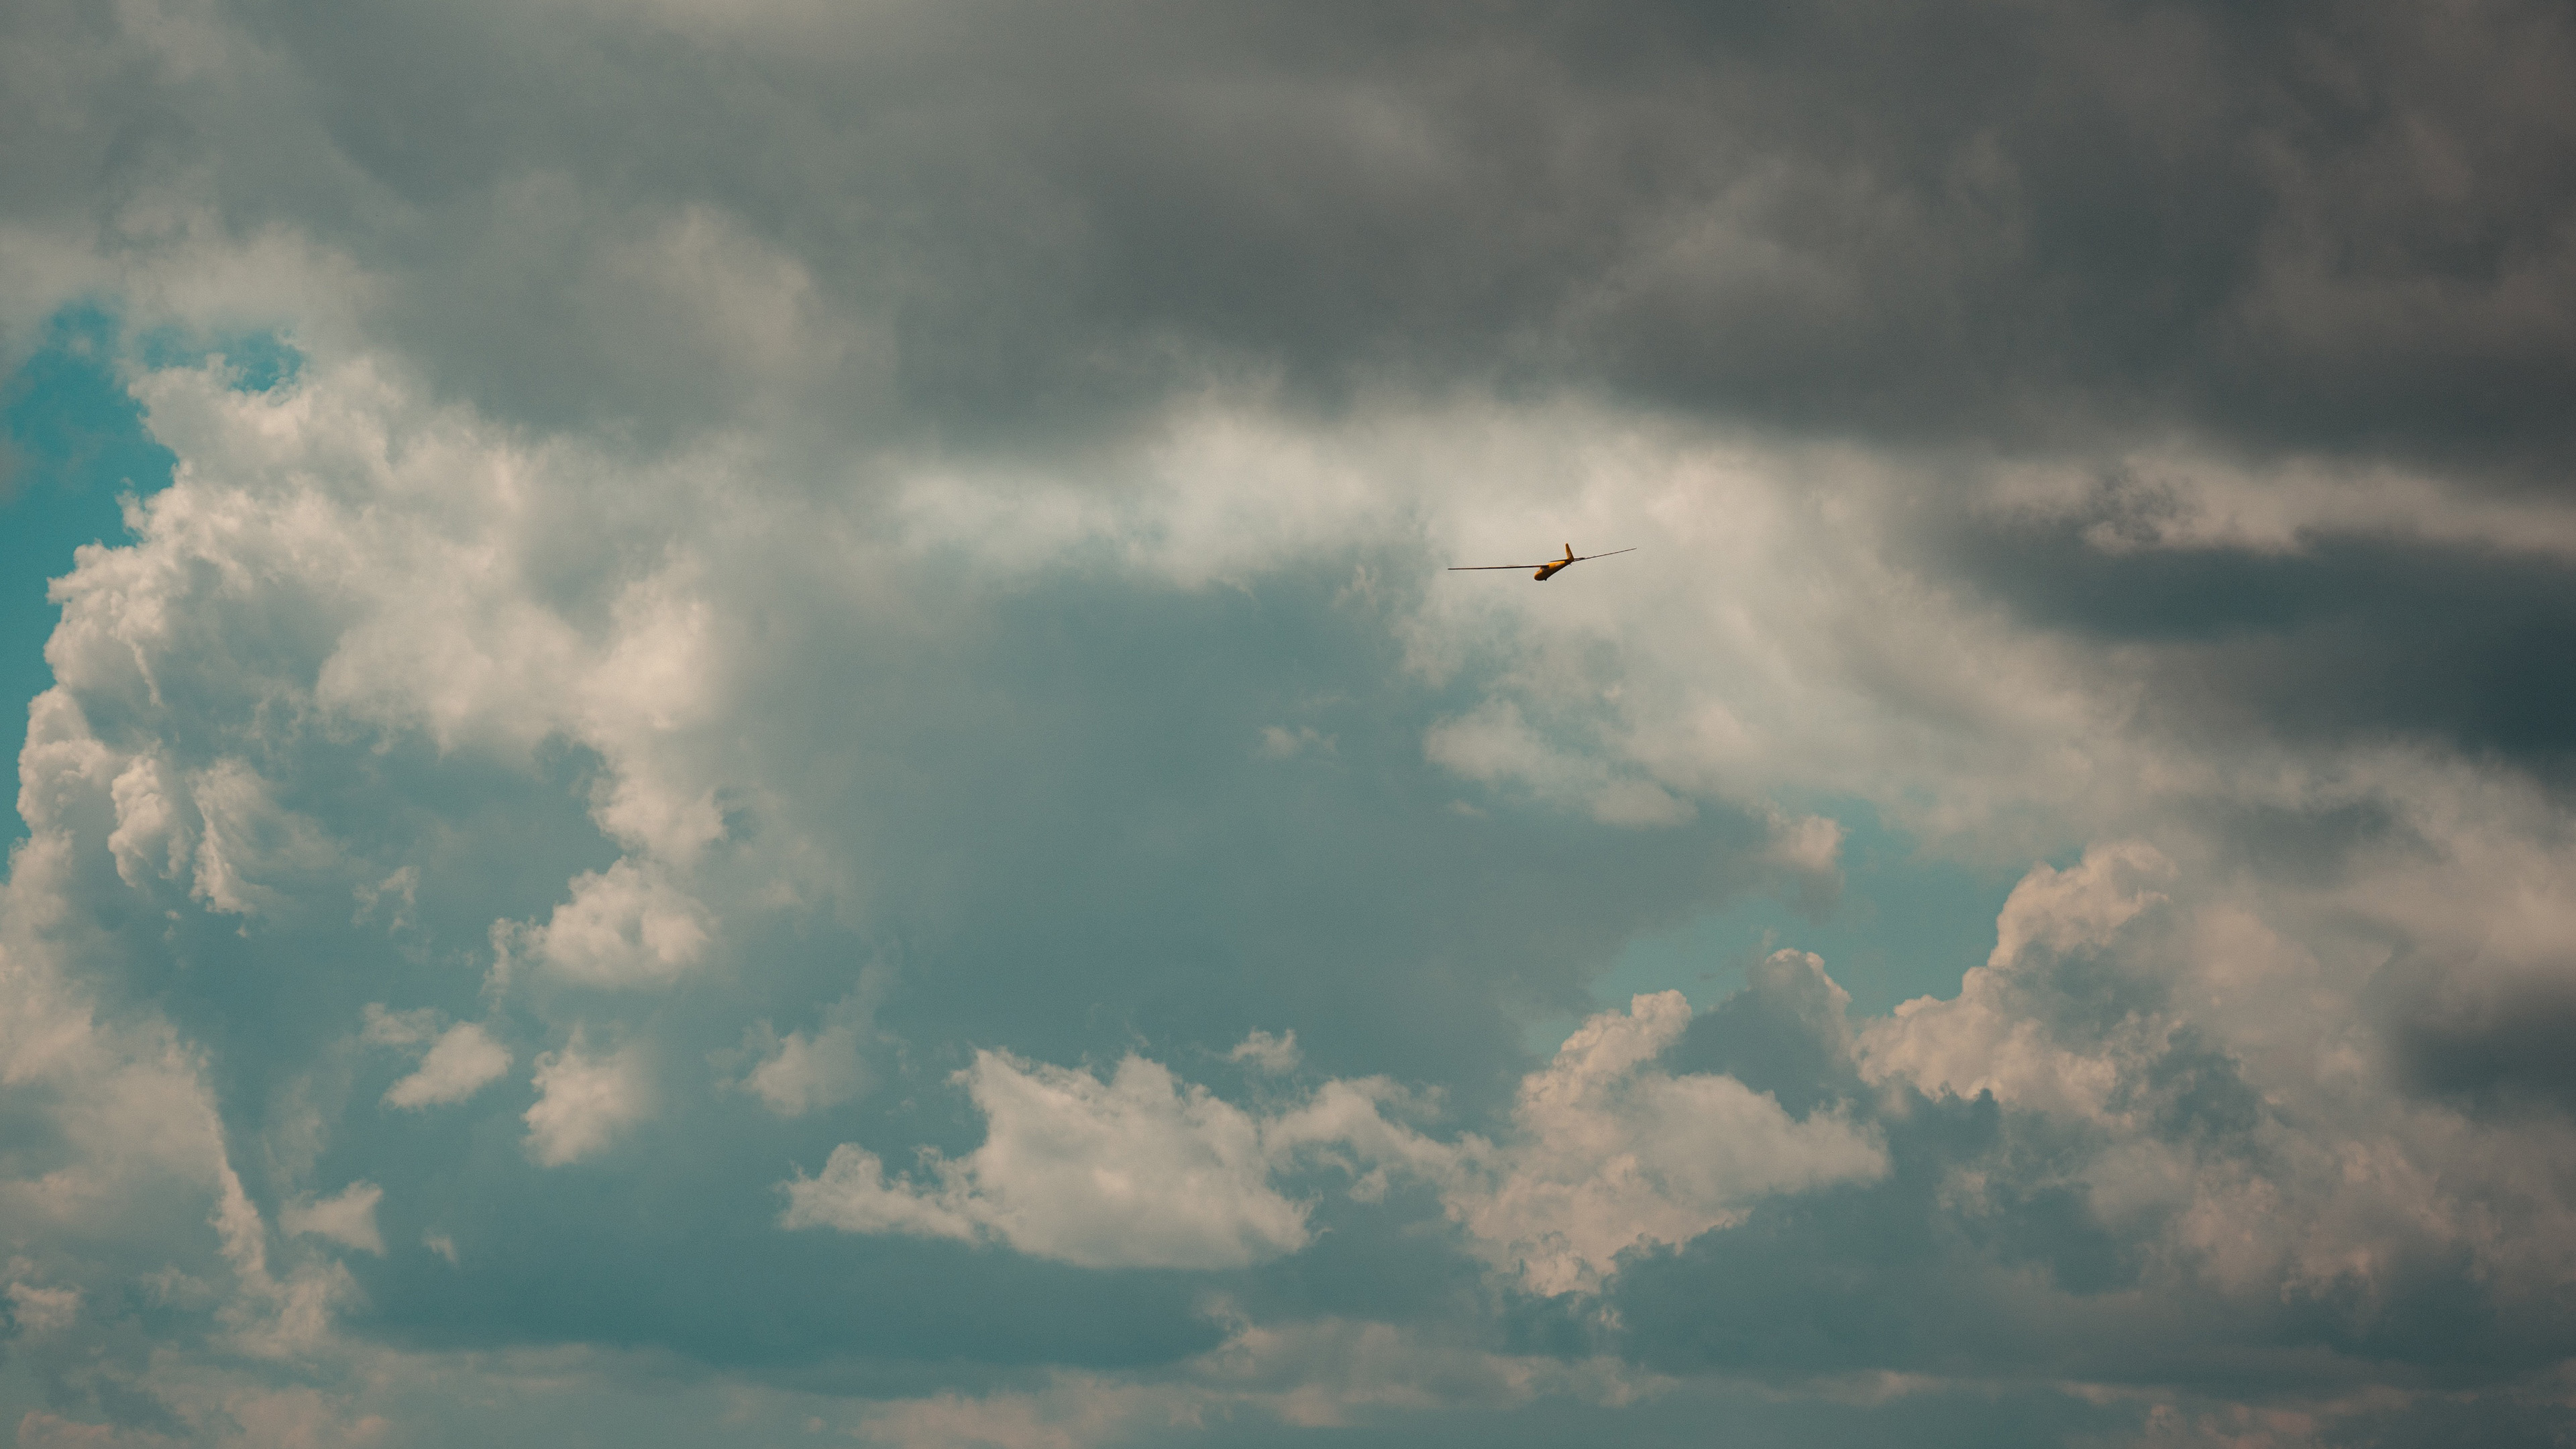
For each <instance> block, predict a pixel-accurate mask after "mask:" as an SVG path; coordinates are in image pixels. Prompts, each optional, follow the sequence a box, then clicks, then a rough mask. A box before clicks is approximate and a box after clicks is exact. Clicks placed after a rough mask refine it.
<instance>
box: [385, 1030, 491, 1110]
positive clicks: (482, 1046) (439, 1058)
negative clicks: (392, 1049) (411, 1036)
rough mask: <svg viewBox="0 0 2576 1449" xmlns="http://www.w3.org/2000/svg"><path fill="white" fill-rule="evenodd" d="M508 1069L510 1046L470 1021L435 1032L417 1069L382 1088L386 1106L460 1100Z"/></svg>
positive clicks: (411, 1105)
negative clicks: (433, 1040) (501, 1042)
mask: <svg viewBox="0 0 2576 1449" xmlns="http://www.w3.org/2000/svg"><path fill="white" fill-rule="evenodd" d="M508 1070H510V1049H509V1048H507V1047H505V1046H503V1045H501V1044H500V1043H499V1042H497V1041H494V1040H493V1039H492V1034H491V1033H490V1032H488V1031H486V1030H484V1029H483V1028H482V1027H481V1026H479V1025H477V1024H475V1023H474V1022H470V1021H462V1022H458V1023H457V1024H456V1025H454V1026H451V1027H449V1028H448V1029H447V1030H446V1031H444V1032H441V1033H439V1036H438V1040H437V1041H435V1042H433V1043H431V1044H430V1048H429V1051H428V1052H427V1053H426V1054H425V1055H423V1056H422V1057H421V1060H420V1068H419V1070H417V1071H414V1072H413V1073H412V1074H411V1075H410V1076H407V1077H405V1078H403V1079H402V1080H401V1081H398V1082H396V1083H394V1084H393V1085H392V1086H391V1087H388V1088H386V1089H385V1105H386V1106H389V1107H434V1106H445V1105H448V1104H450V1103H455V1102H462V1101H464V1100H465V1099H466V1098H468V1097H471V1096H473V1095H474V1094H475V1093H476V1092H479V1091H481V1090H482V1089H483V1088H484V1086H485V1085H487V1084H488V1083H491V1082H495V1081H498V1080H499V1079H500V1077H501V1075H502V1074H503V1073H504V1072H507V1071H508Z"/></svg>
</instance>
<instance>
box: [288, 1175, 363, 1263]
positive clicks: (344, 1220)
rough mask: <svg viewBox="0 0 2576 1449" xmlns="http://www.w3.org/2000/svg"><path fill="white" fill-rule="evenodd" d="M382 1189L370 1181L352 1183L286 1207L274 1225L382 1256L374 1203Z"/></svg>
mask: <svg viewBox="0 0 2576 1449" xmlns="http://www.w3.org/2000/svg"><path fill="white" fill-rule="evenodd" d="M384 1196H385V1190H384V1189H383V1188H381V1187H378V1186H376V1185H375V1184H374V1183H372V1182H353V1183H350V1184H349V1185H348V1186H347V1187H345V1188H342V1189H341V1190H340V1191H339V1193H338V1194H337V1195H335V1196H332V1197H326V1198H324V1199H322V1200H321V1201H319V1202H307V1203H301V1204H297V1205H294V1206H290V1207H288V1208H287V1209H286V1210H285V1211H283V1212H281V1213H279V1214H278V1215H277V1225H278V1226H279V1227H281V1228H284V1229H285V1230H286V1231H287V1232H289V1233H311V1234H313V1235H314V1236H316V1237H323V1238H329V1239H330V1240H331V1241H332V1242H335V1243H338V1244H340V1245H342V1246H343V1247H350V1248H356V1249H358V1250H359V1251H361V1252H367V1253H373V1254H375V1255H376V1256H378V1257H380V1258H381V1257H383V1256H384V1252H385V1239H384V1235H383V1234H382V1233H380V1232H378V1231H376V1204H378V1203H380V1202H382V1201H384Z"/></svg>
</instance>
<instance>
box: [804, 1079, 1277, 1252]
mask: <svg viewBox="0 0 2576 1449" xmlns="http://www.w3.org/2000/svg"><path fill="white" fill-rule="evenodd" d="M960 1075H961V1077H962V1078H963V1080H964V1081H965V1083H966V1087H967V1091H968V1093H969V1094H970V1095H971V1096H972V1097H973V1099H974V1101H975V1105H976V1106H977V1107H978V1108H979V1109H981V1110H982V1112H983V1113H984V1116H985V1119H986V1122H987V1124H988V1126H987V1130H986V1136H985V1140H984V1145H983V1146H981V1147H979V1148H977V1149H976V1150H975V1151H974V1152H972V1153H969V1154H968V1155H967V1156H965V1157H963V1158H960V1159H957V1160H955V1161H949V1160H945V1159H942V1158H940V1157H938V1156H936V1155H935V1154H930V1155H926V1156H925V1160H924V1177H925V1178H926V1180H925V1181H922V1182H911V1181H903V1180H896V1181H893V1182H889V1181H887V1180H886V1178H885V1176H884V1168H883V1165H882V1164H881V1163H880V1162H879V1160H878V1159H877V1157H876V1155H875V1154H873V1153H870V1152H867V1151H864V1150H862V1149H861V1148H859V1147H857V1146H855V1145H849V1144H844V1145H843V1146H841V1147H839V1148H837V1149H835V1150H834V1151H833V1153H832V1158H831V1161H830V1162H829V1163H827V1164H826V1165H825V1167H824V1169H823V1173H822V1175H821V1176H820V1177H815V1178H811V1179H800V1180H798V1181H795V1182H791V1183H789V1184H788V1185H787V1195H788V1206H787V1214H786V1217H785V1222H786V1224H787V1226H789V1227H838V1228H843V1229H846V1230H848V1231H852V1232H902V1233H914V1234H920V1235H925V1236H937V1237H956V1238H964V1237H977V1236H991V1237H995V1238H998V1239H1000V1240H1002V1241H1003V1242H1006V1243H1008V1244H1010V1245H1011V1246H1012V1247H1014V1248H1017V1249H1018V1250H1020V1251H1021V1252H1024V1253H1028V1254H1031V1255H1032V1256H1036V1257H1042V1258H1055V1259H1059V1260H1061V1261H1064V1262H1068V1263H1075V1264H1079V1265H1081V1266H1084V1267H1092V1268H1116V1267H1125V1268H1238V1267H1243V1266H1245V1265H1247V1264H1251V1263H1257V1262H1260V1261H1262V1260H1264V1259H1267V1258H1275V1257H1277V1256H1279V1255H1280V1254H1283V1253H1291V1252H1295V1251H1296V1250H1297V1249H1299V1248H1301V1247H1304V1246H1305V1244H1306V1212H1305V1209H1304V1208H1303V1207H1302V1206H1300V1205H1299V1204H1297V1203H1295V1202H1292V1201H1290V1200H1289V1199H1288V1198H1286V1197H1284V1196H1282V1195H1280V1194H1279V1193H1278V1192H1277V1191H1276V1190H1274V1189H1273V1188H1272V1187H1271V1186H1270V1181H1269V1178H1270V1158H1269V1155H1268V1154H1267V1152H1266V1151H1265V1150H1264V1148H1263V1144H1262V1140H1261V1127H1260V1124H1259V1123H1258V1122H1256V1121H1255V1120H1254V1119H1253V1118H1252V1117H1251V1116H1250V1115H1249V1114H1247V1113H1245V1112H1244V1111H1243V1110H1241V1109H1240V1108H1237V1107H1234V1106H1232V1105H1230V1104H1228V1103H1226V1102H1222V1101H1219V1100H1218V1099H1217V1098H1216V1097H1214V1096H1212V1095H1211V1094H1209V1092H1208V1091H1207V1090H1206V1089H1205V1088H1203V1087H1197V1086H1191V1085H1188V1084H1185V1083H1181V1082H1178V1081H1176V1080H1175V1079H1174V1078H1173V1076H1172V1074H1171V1072H1170V1071H1169V1070H1168V1069H1166V1068H1164V1067H1163V1066H1161V1065H1159V1064H1157V1063H1154V1062H1151V1061H1147V1060H1146V1059H1145V1058H1143V1057H1138V1056H1130V1057H1127V1058H1126V1059H1125V1060H1123V1061H1121V1062H1120V1063H1119V1064H1118V1067H1117V1070H1116V1071H1115V1072H1114V1073H1113V1074H1112V1075H1111V1077H1110V1078H1109V1080H1107V1081H1105V1082H1104V1081H1102V1080H1101V1079H1100V1078H1098V1077H1095V1076H1093V1075H1092V1074H1091V1073H1089V1072H1086V1071H1082V1070H1079V1069H1075V1068H1067V1067H1055V1066H1048V1065H1046V1064H1044V1063H1029V1062H1023V1061H1020V1060H1019V1059H1018V1058H1016V1057H1013V1056H1011V1055H1009V1054H1008V1053H1004V1052H993V1051H982V1052H978V1053H976V1055H975V1064H974V1065H973V1066H972V1067H970V1068H968V1069H967V1070H966V1071H965V1072H963V1073H961V1074H960Z"/></svg>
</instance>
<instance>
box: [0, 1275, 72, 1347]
mask: <svg viewBox="0 0 2576 1449" xmlns="http://www.w3.org/2000/svg"><path fill="white" fill-rule="evenodd" d="M80 1301H81V1295H80V1290H79V1289H77V1288H43V1287H39V1286H37V1285H35V1284H33V1283H12V1284H10V1285H9V1322H10V1326H11V1327H13V1328H14V1329H15V1330H16V1331H17V1332H19V1333H21V1334H25V1335H27V1336H28V1337H31V1338H33V1337H38V1336H41V1335H43V1334H48V1333H54V1332H58V1331H60V1330H62V1329H65V1328H69V1327H71V1325H72V1320H73V1319H76V1318H78V1317H79V1316H80Z"/></svg>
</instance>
